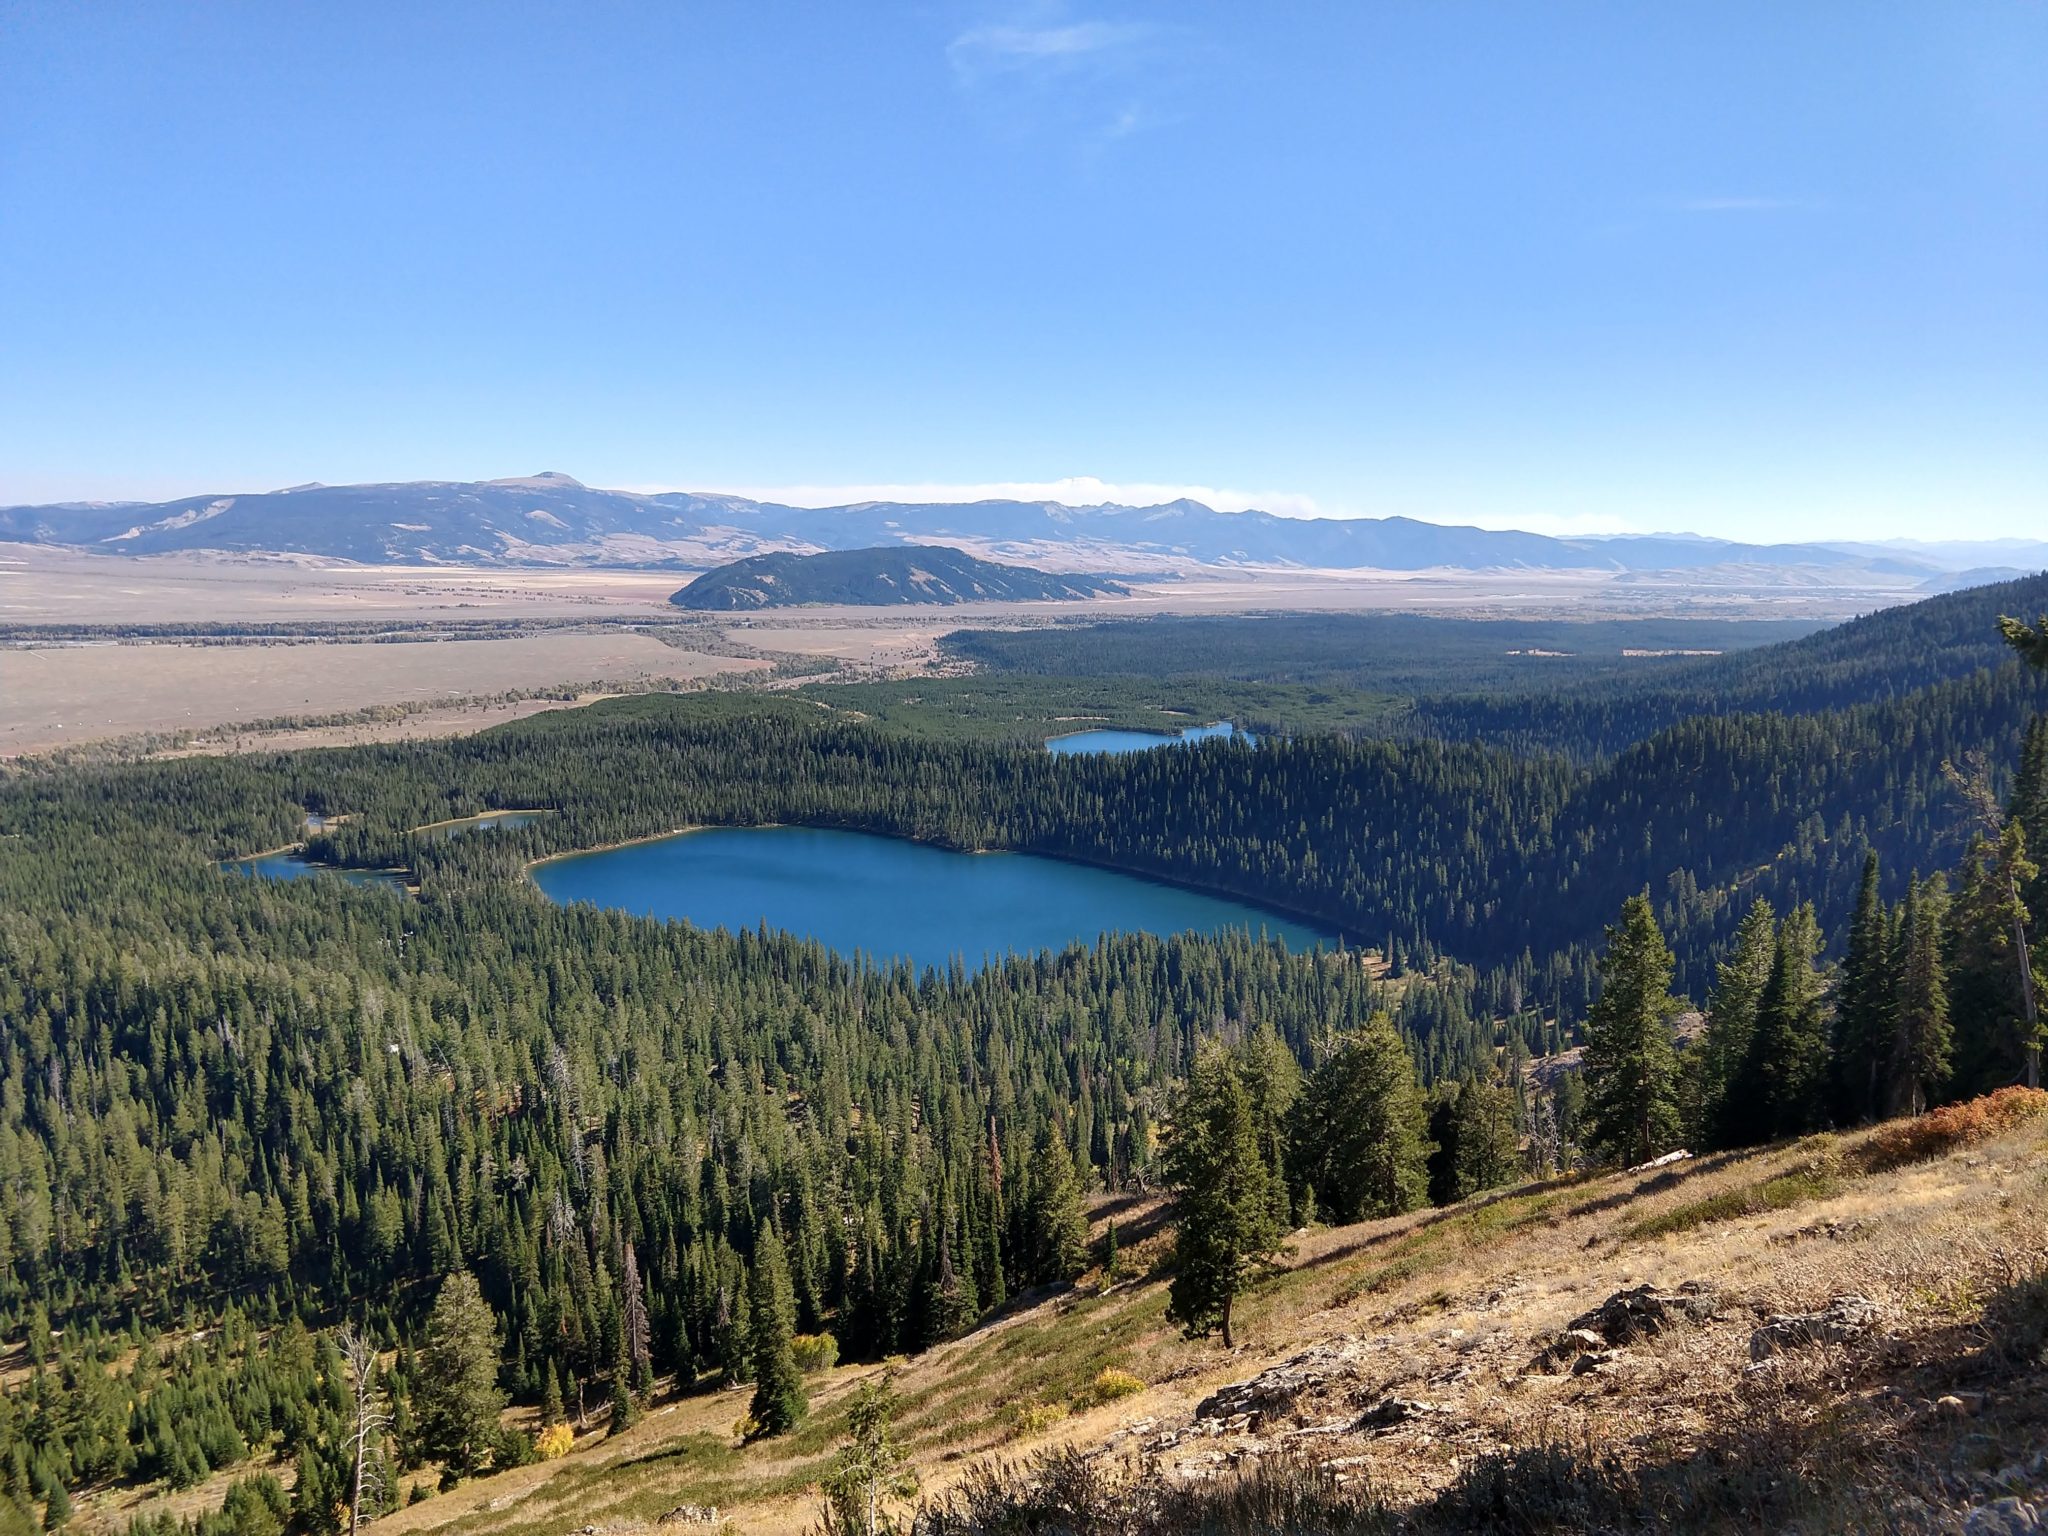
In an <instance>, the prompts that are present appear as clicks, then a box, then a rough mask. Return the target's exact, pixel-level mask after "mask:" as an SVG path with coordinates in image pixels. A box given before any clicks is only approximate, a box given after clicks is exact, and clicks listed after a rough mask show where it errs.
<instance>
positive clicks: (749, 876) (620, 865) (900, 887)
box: [533, 827, 1336, 969]
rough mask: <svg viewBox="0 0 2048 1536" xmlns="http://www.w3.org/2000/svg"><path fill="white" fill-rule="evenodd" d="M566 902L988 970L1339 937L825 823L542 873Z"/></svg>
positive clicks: (1311, 943) (707, 836) (1153, 889)
mask: <svg viewBox="0 0 2048 1536" xmlns="http://www.w3.org/2000/svg"><path fill="white" fill-rule="evenodd" d="M533 878H534V881H535V883H536V884H538V885H539V886H540V888H541V890H542V891H543V892H545V893H546V894H547V896H548V897H549V898H550V899H551V900H554V901H558V902H564V903H567V902H577V901H587V902H592V903H594V904H596V905H598V906H602V907H618V908H623V909H624V910H626V911H628V912H636V913H640V914H642V915H644V916H649V917H668V918H677V917H679V918H687V919H688V920H689V921H690V922H692V923H695V924H696V925H697V926H698V927H700V928H724V929H728V930H731V931H738V930H740V929H743V928H753V927H757V926H759V925H760V924H762V923H764V922H765V923H766V924H767V925H768V926H769V927H770V928H783V929H787V930H789V931H790V932H792V933H798V934H802V935H804V936H805V937H807V938H813V939H817V940H819V941H820V942H821V943H823V944H825V945H827V946H829V947H830V948H832V949H835V950H837V951H838V952H839V953H841V954H843V955H848V956H851V955H852V954H854V953H855V952H856V951H858V952H860V953H862V954H865V955H867V956H869V957H870V958H871V959H875V960H880V961H888V960H893V959H896V958H899V957H901V958H906V959H909V960H911V961H913V962H914V963H916V964H917V965H920V966H927V965H931V966H944V965H946V964H947V963H949V962H950V961H951V960H952V959H953V957H954V956H956V955H957V956H959V957H961V959H962V960H964V961H965V962H966V963H967V965H968V966H969V967H970V968H975V969H978V968H979V967H980V966H981V965H983V964H985V963H986V962H988V961H989V960H992V959H1000V958H1002V957H1003V956H1005V955H1007V954H1011V953H1020V954H1029V953H1032V952H1034V951H1037V950H1041V949H1052V950H1060V949H1065V948H1066V947H1067V946H1068V945H1069V944H1071V943H1074V942H1075V941H1076V940H1078V941H1080V942H1082V943H1087V944H1092V943H1094V942H1095V940H1096V938H1097V937H1098V936H1100V935H1101V934H1103V933H1104V932H1125V933H1156V934H1176V933H1185V932H1188V931H1189V930H1193V931H1195V932H1198V933H1220V932H1222V931H1223V930H1225V929H1228V928H1240V929H1244V930H1247V931H1248V932H1251V933H1253V934H1258V933H1261V932H1263V933H1266V934H1270V935H1271V936H1273V937H1275V938H1278V939H1280V940H1282V941H1284V942H1285V943H1286V945H1287V947H1288V948H1289V949H1295V950H1302V949H1310V948H1313V947H1315V946H1316V945H1319V944H1321V945H1334V944H1335V943H1336V935H1335V934H1334V933H1331V932H1328V931H1325V930H1321V929H1318V928H1316V927H1314V926H1312V925H1310V924H1306V923H1302V922H1299V921H1296V920H1294V919H1291V918H1282V917H1277V916H1275V915H1274V914H1272V913H1270V912H1265V911H1262V910H1260V909H1259V908H1256V907H1251V906H1247V905H1245V904H1243V903H1241V902H1236V901H1230V900H1227V899H1225V898H1222V897H1218V896H1207V895H1203V894H1202V893H1200V892H1197V891H1186V890H1181V889H1179V888H1178V887H1175V886H1170V885H1160V884H1157V883H1155V882H1153V881H1150V880H1141V879H1138V878H1136V877H1135V876H1132V875H1120V874H1116V873H1113V872H1112V871H1109V870H1104V869H1091V868H1089V867H1088V866H1086V865H1082V864H1068V863H1064V862H1062V861H1061V860H1058V859H1044V858H1034V857H1033V856H1031V855H1029V854H1022V853H981V854H964V853H952V852H949V851H947V850H946V849H943V848H933V847H930V846H928V845H926V844H923V843H913V842H906V841H904V840H902V839H900V838H893V837H875V836H871V835H869V834H867V833H863V832H841V831H831V830H825V829H821V828H814V827H713V828H706V829H704V830H702V831H697V832H681V833H677V834H676V835H675V836H673V837H664V838H659V839H657V840H655V841H653V842H645V843H633V844H630V845H628V846H626V847H624V848H608V849H604V850H602V851H600V852H596V853H580V854H572V855H570V856H568V857H567V858H560V859H550V860H548V861H547V862H546V863H543V864H539V865H536V866H535V868H534V871H533Z"/></svg>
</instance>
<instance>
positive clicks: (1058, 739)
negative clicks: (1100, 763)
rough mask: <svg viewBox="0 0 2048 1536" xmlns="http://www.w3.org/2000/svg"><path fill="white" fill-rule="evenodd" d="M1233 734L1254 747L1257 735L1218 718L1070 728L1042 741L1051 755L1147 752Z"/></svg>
mask: <svg viewBox="0 0 2048 1536" xmlns="http://www.w3.org/2000/svg"><path fill="white" fill-rule="evenodd" d="M1232 736H1234V737H1236V738H1237V739H1238V740H1239V741H1242V742H1246V743H1248V744H1249V745H1251V746H1254V747H1256V746H1257V745H1258V744H1259V738H1258V737H1256V736H1254V735H1253V734H1252V733H1251V732H1250V731H1245V730H1239V729H1238V728H1237V727H1236V726H1235V725H1233V724H1231V722H1230V721H1228V720H1218V721H1215V722H1214V723H1212V724H1209V725H1191V726H1189V727H1188V728H1187V729H1186V730H1184V731H1178V732H1174V733H1170V734H1169V733H1168V732H1165V731H1112V730H1103V731H1074V732H1072V733H1070V734H1068V735H1065V736H1055V737H1053V738H1052V740H1050V741H1048V742H1047V743H1046V744H1045V750H1046V751H1048V752H1050V753H1052V754H1053V755H1054V756H1055V757H1066V756H1068V755H1070V754H1072V753H1077V752H1150V751H1151V750H1152V749H1153V748H1155V747H1180V746H1186V745H1188V744H1189V743H1190V742H1196V741H1216V740H1223V739H1227V738H1229V737H1232Z"/></svg>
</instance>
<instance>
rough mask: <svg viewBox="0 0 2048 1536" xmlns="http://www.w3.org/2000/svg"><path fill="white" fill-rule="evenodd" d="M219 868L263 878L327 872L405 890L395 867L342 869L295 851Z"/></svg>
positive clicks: (355, 881) (235, 861) (232, 861)
mask: <svg viewBox="0 0 2048 1536" xmlns="http://www.w3.org/2000/svg"><path fill="white" fill-rule="evenodd" d="M221 868H222V869H226V870H232V871H233V872H234V873H236V874H238V875H261V876H262V877H263V878H264V879H265V880H311V879H312V878H313V877H314V876H316V875H327V876H329V877H330V878H332V879H335V880H346V881H347V882H348V883H349V884H350V885H370V886H381V887H383V888H384V889H386V890H392V891H401V892H402V891H403V890H404V889H405V876H404V875H403V874H402V873H400V872H399V871H398V870H395V869H343V868H340V867H339V866H337V865H333V864H313V863H309V862H307V861H306V860H305V859H302V858H300V857H299V855H297V854H296V853H264V854H258V855H257V856H256V857H255V858H253V859H229V860H228V861H227V862H226V863H225V864H223V865H221Z"/></svg>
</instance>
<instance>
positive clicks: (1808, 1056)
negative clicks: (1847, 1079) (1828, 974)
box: [1739, 903, 1828, 1140]
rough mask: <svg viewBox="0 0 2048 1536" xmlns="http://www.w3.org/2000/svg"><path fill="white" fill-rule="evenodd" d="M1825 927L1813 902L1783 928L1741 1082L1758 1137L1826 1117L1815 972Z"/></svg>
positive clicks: (1790, 1132) (1803, 1127)
mask: <svg viewBox="0 0 2048 1536" xmlns="http://www.w3.org/2000/svg"><path fill="white" fill-rule="evenodd" d="M1819 948H1820V926H1819V924H1818V923H1817V922H1815V920H1814V916H1813V907H1812V905H1811V904H1810V903H1802V904H1801V905H1799V906H1798V907H1795V908H1794V909H1793V910H1792V912H1791V913H1790V914H1788V915H1787V916H1786V918H1785V921H1784V922H1783V923H1782V924H1780V925H1779V928H1778V942H1777V946H1776V949H1775V952H1774V954H1773V956H1772V961H1771V977H1770V980H1769V981H1768V982H1766V983H1765V984H1764V992H1763V996H1762V998H1761V999H1759V1000H1758V1003H1757V1019H1756V1033H1755V1035H1754V1036H1753V1037H1752V1039H1751V1041H1750V1048H1749V1060H1748V1062H1746V1063H1745V1064H1744V1070H1743V1072H1742V1075H1741V1077H1740V1079H1739V1083H1740V1086H1741V1095H1740V1096H1741V1097H1742V1098H1743V1099H1744V1100H1746V1101H1747V1102H1749V1103H1751V1104H1753V1105H1754V1106H1755V1109H1756V1112H1757V1116H1758V1120H1757V1127H1758V1129H1759V1131H1760V1132H1761V1134H1760V1135H1759V1136H1758V1137H1757V1138H1756V1139H1758V1140H1763V1139H1766V1138H1770V1137H1780V1136H1798V1135H1803V1134H1804V1133H1805V1132H1807V1131H1810V1130H1813V1129H1815V1128H1817V1127H1818V1126H1819V1125H1820V1124H1821V1123H1822V1120H1823V1118H1824V1116H1825V1110H1826V1089H1827V1081H1828V1026H1827V1014H1826V1010H1825V1008H1824V1007H1823V1005H1822V1002H1821V980H1820V976H1819V974H1818V973H1817V972H1816V971H1815V970H1814V963H1813V962H1814V955H1815V953H1816V952H1817V951H1818V949H1819Z"/></svg>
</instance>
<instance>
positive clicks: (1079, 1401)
mask: <svg viewBox="0 0 2048 1536" xmlns="http://www.w3.org/2000/svg"><path fill="white" fill-rule="evenodd" d="M1144 1390H1145V1383H1144V1382H1143V1381H1142V1380H1140V1379H1139V1378H1138V1377H1136V1376H1133V1375H1132V1374H1131V1373H1130V1372H1129V1371H1120V1370H1118V1369H1117V1368H1116V1367H1115V1366H1113V1365H1106V1366H1104V1367H1103V1368H1102V1369H1101V1370H1099V1371H1097V1372H1096V1373H1095V1379H1094V1380H1093V1381H1091V1382H1089V1383H1088V1385H1087V1386H1085V1387H1083V1388H1082V1389H1081V1390H1080V1391H1079V1392H1076V1393H1075V1394H1074V1406H1075V1408H1076V1409H1079V1410H1082V1411H1086V1410H1087V1409H1090V1408H1093V1407H1096V1406H1097V1405H1098V1404H1101V1403H1113V1402H1115V1401H1117V1399H1119V1398H1124V1397H1131V1396H1134V1395H1135V1394H1137V1393H1139V1392H1142V1391H1144Z"/></svg>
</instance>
